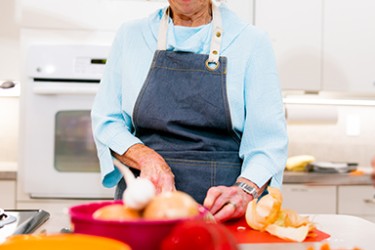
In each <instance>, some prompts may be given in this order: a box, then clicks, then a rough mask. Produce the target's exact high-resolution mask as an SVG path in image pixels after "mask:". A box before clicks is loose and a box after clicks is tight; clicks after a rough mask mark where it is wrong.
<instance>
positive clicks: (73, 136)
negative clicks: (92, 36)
mask: <svg viewBox="0 0 375 250" xmlns="http://www.w3.org/2000/svg"><path fill="white" fill-rule="evenodd" d="M109 48H110V47H109V46H106V45H52V44H49V45H48V44H45V45H33V46H30V47H29V48H28V51H27V54H26V58H25V61H26V68H25V72H26V77H25V78H24V81H25V82H23V85H22V86H23V90H22V94H21V110H20V114H21V122H22V123H21V124H20V127H21V130H22V131H21V133H20V146H21V150H22V151H21V152H22V153H21V157H22V159H21V161H20V162H21V168H22V171H23V180H22V181H23V185H24V191H25V192H26V193H28V194H29V195H30V196H31V197H32V198H84V199H86V198H93V199H102V198H111V197H113V193H114V190H113V189H108V188H104V187H102V185H101V178H100V173H99V162H98V159H97V155H96V148H95V145H94V141H93V136H92V130H91V119H90V109H91V105H92V102H93V99H94V97H95V93H96V91H97V88H98V85H99V81H100V78H101V75H102V73H103V70H104V66H105V62H106V58H107V55H108V53H109Z"/></svg>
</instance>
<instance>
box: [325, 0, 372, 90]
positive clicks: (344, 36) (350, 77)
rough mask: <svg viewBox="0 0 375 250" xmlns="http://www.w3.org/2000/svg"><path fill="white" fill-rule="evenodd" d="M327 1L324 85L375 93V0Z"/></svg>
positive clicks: (333, 88)
mask: <svg viewBox="0 0 375 250" xmlns="http://www.w3.org/2000/svg"><path fill="white" fill-rule="evenodd" d="M324 5H325V6H324V36H323V37H324V66H323V72H324V73H323V89H324V90H328V91H345V92H352V93H356V92H357V93H375V1H374V0H325V2H324Z"/></svg>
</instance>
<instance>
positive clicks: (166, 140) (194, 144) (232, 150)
mask: <svg viewBox="0 0 375 250" xmlns="http://www.w3.org/2000/svg"><path fill="white" fill-rule="evenodd" d="M212 6H213V11H212V12H213V20H212V24H213V25H214V26H213V36H212V39H211V48H210V54H209V55H202V54H194V53H186V52H173V51H166V50H165V48H166V35H167V29H168V15H167V14H164V16H163V18H162V21H161V25H160V31H159V38H158V50H157V51H156V52H155V54H154V58H153V61H152V65H151V68H150V71H149V73H148V76H147V78H146V81H145V83H144V85H143V87H142V89H141V92H140V94H139V96H138V99H137V101H136V104H135V107H134V112H133V122H134V127H135V131H136V133H135V135H136V136H137V137H138V138H140V140H142V142H143V143H144V144H145V145H146V146H148V147H150V148H152V149H154V150H155V151H156V152H158V153H159V154H160V155H162V156H163V157H164V159H165V160H166V162H167V163H168V165H169V166H170V167H171V169H172V172H173V173H174V175H175V183H176V188H177V190H181V191H184V192H186V193H188V194H190V195H191V196H192V197H193V198H194V199H195V200H196V201H197V202H199V203H203V201H204V198H205V196H206V193H207V190H208V189H209V188H210V187H212V186H218V185H225V186H230V185H233V183H234V182H235V181H236V179H237V177H238V176H239V175H240V171H241V165H242V160H241V159H240V158H239V156H238V151H239V145H240V139H239V138H238V136H237V135H236V134H235V133H234V131H233V129H232V123H231V117H230V111H229V105H228V99H227V91H226V89H227V88H226V68H227V61H226V58H225V57H220V56H219V51H220V42H221V36H222V31H221V17H220V11H219V10H218V7H217V6H215V5H214V4H212ZM122 186H124V183H122ZM122 191H123V190H122ZM121 193H122V192H121Z"/></svg>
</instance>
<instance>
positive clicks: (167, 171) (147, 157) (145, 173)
mask: <svg viewBox="0 0 375 250" xmlns="http://www.w3.org/2000/svg"><path fill="white" fill-rule="evenodd" d="M114 156H115V157H116V158H117V159H119V160H120V161H122V162H123V163H124V164H125V165H127V166H129V167H132V168H135V169H139V170H140V171H141V177H143V178H147V179H149V180H150V181H151V182H152V183H153V184H154V185H155V188H156V192H157V193H161V192H165V191H175V190H176V187H175V182H174V175H173V173H172V170H171V168H170V167H169V166H168V164H167V163H166V162H165V160H164V158H163V157H162V156H161V155H160V154H158V153H157V152H156V151H154V150H153V149H152V148H149V147H147V146H145V145H143V144H135V145H133V146H131V147H130V148H129V149H128V150H127V151H126V152H125V154H123V155H118V154H114Z"/></svg>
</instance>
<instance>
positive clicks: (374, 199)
mask: <svg viewBox="0 0 375 250" xmlns="http://www.w3.org/2000/svg"><path fill="white" fill-rule="evenodd" d="M363 201H364V202H365V203H366V204H373V205H375V198H373V199H364V200H363Z"/></svg>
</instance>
